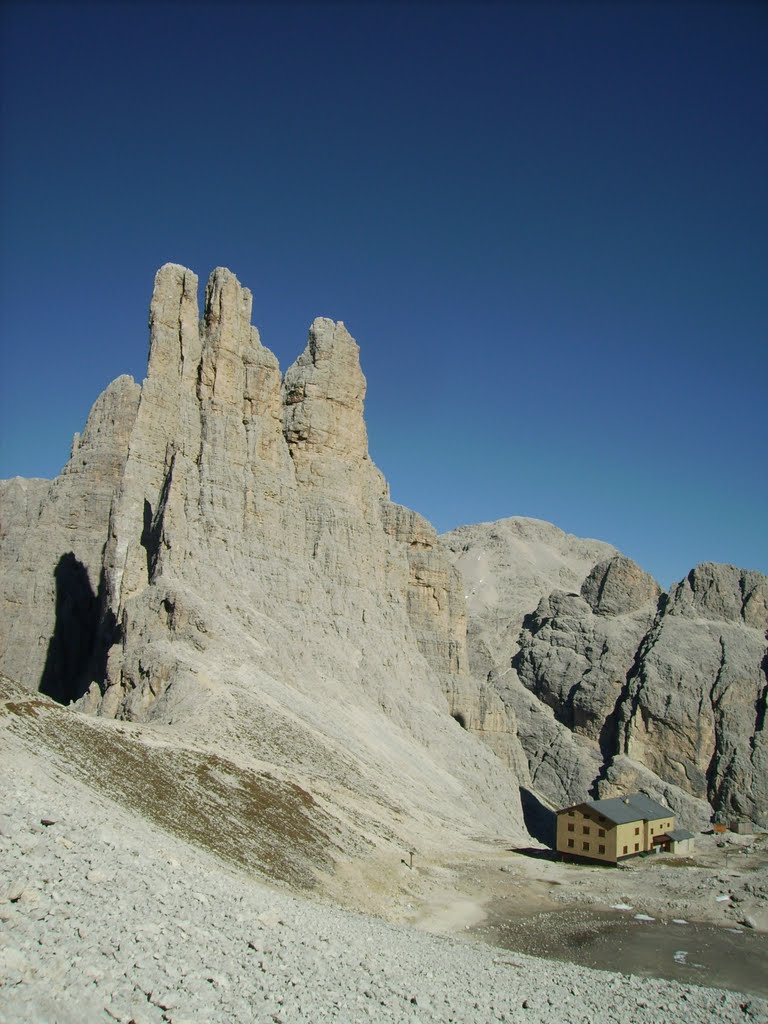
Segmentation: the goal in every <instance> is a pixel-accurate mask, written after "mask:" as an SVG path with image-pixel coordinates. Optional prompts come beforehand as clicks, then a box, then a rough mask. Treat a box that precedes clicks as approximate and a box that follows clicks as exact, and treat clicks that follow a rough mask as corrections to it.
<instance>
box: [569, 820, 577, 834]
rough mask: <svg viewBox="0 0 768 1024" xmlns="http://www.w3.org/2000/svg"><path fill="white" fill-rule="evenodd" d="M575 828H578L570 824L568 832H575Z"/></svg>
mask: <svg viewBox="0 0 768 1024" xmlns="http://www.w3.org/2000/svg"><path fill="white" fill-rule="evenodd" d="M575 828H576V826H575V825H572V824H571V823H570V822H569V823H568V831H569V832H573V830H574V829H575Z"/></svg>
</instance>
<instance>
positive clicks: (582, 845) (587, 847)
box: [581, 843, 589, 850]
mask: <svg viewBox="0 0 768 1024" xmlns="http://www.w3.org/2000/svg"><path fill="white" fill-rule="evenodd" d="M581 848H582V850H588V849H589V843H582V844H581Z"/></svg>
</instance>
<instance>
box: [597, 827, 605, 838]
mask: <svg viewBox="0 0 768 1024" xmlns="http://www.w3.org/2000/svg"><path fill="white" fill-rule="evenodd" d="M597 834H598V835H599V836H604V835H605V829H604V828H599V829H598V830H597Z"/></svg>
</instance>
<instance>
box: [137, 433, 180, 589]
mask: <svg viewBox="0 0 768 1024" xmlns="http://www.w3.org/2000/svg"><path fill="white" fill-rule="evenodd" d="M175 462H176V453H175V452H174V453H173V454H172V455H171V461H170V465H169V466H168V469H167V470H166V473H165V477H164V479H163V485H162V487H161V488H160V496H159V498H158V502H157V510H156V511H155V512H154V513H153V511H152V505H151V504H150V503H149V501H147V500H146V498H145V499H144V524H143V529H142V531H141V540H140V544H141V546H142V547H143V548H144V552H145V554H146V558H147V578H148V580H149V582H150V583H151V582H152V580H153V579H154V576H155V571H156V569H157V560H158V556H159V554H160V541H161V539H162V534H163V516H164V515H165V509H166V506H167V504H168V495H169V493H170V490H171V483H172V480H173V468H174V465H175Z"/></svg>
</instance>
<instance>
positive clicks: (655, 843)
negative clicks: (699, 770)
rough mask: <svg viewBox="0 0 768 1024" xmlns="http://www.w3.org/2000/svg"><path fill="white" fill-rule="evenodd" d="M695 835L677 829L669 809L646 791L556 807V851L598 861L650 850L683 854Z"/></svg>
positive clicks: (633, 855) (613, 860)
mask: <svg viewBox="0 0 768 1024" xmlns="http://www.w3.org/2000/svg"><path fill="white" fill-rule="evenodd" d="M693 838H694V837H693V833H691V832H686V831H685V830H684V829H675V816H674V814H673V813H672V811H670V809H669V808H668V807H665V806H664V805H663V804H660V803H658V801H656V800H652V799H651V798H650V797H649V796H646V795H645V793H629V794H628V795H627V796H621V797H610V798H609V799H607V800H585V801H584V802H583V803H580V804H574V805H573V806H571V807H564V808H563V809H562V810H560V811H558V812H557V840H556V849H557V850H558V852H560V853H562V854H565V855H570V856H573V857H586V858H588V859H590V860H596V861H601V862H602V863H609V864H617V863H618V862H619V861H620V860H623V859H624V858H625V857H636V856H637V855H638V854H642V853H650V852H659V851H665V852H669V853H683V852H686V853H687V852H689V850H690V849H691V848H692V844H693Z"/></svg>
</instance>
